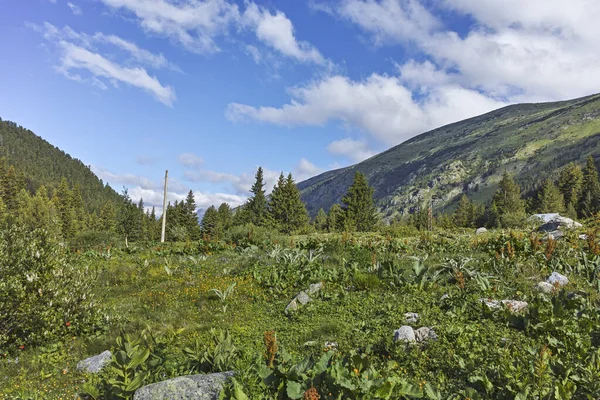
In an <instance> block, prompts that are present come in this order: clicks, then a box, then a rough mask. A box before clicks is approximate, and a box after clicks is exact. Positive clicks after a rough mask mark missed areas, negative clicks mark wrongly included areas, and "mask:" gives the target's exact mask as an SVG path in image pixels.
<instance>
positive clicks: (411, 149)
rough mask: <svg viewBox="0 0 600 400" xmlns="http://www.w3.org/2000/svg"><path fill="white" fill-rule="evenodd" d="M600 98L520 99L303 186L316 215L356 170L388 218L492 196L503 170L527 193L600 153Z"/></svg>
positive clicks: (333, 201)
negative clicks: (525, 101)
mask: <svg viewBox="0 0 600 400" xmlns="http://www.w3.org/2000/svg"><path fill="white" fill-rule="evenodd" d="M599 143H600V95H593V96H588V97H583V98H580V99H575V100H569V101H562V102H556V103H541V104H517V105H512V106H508V107H504V108H502V109H499V110H496V111H492V112H490V113H487V114H484V115H481V116H478V117H474V118H470V119H467V120H464V121H460V122H457V123H454V124H450V125H447V126H443V127H440V128H438V129H435V130H432V131H430V132H427V133H423V134H421V135H419V136H416V137H414V138H412V139H411V140H408V141H406V142H404V143H402V144H400V145H398V146H395V147H393V148H391V149H389V150H387V151H385V152H383V153H381V154H378V155H376V156H374V157H371V158H369V159H368V160H365V161H363V162H361V163H358V164H356V165H353V166H350V167H347V168H342V169H338V170H334V171H329V172H325V173H323V174H321V175H319V176H316V177H314V178H311V179H309V180H307V181H304V182H300V183H299V184H298V186H299V188H300V190H301V192H302V200H303V201H304V202H305V203H306V206H307V209H308V211H309V213H310V214H311V216H315V215H316V214H317V212H318V210H319V209H320V208H323V209H324V210H325V211H327V210H328V209H330V207H331V206H332V205H334V204H337V203H339V202H340V201H341V199H342V196H343V195H344V194H345V192H346V189H347V188H348V186H349V185H350V183H351V182H352V179H353V176H354V174H355V172H356V171H359V172H361V173H363V174H365V176H366V177H367V179H368V181H369V183H370V184H371V185H372V186H373V187H374V189H375V193H374V197H375V200H376V202H377V205H378V207H379V208H380V209H381V210H382V215H383V217H384V218H385V219H387V220H388V221H389V220H392V219H394V218H396V217H399V216H407V215H408V214H411V213H413V212H414V211H415V210H416V209H418V208H422V207H424V206H425V205H428V204H430V201H431V200H434V208H435V209H436V210H439V211H443V210H445V211H448V209H449V208H450V209H453V208H454V206H455V204H456V202H457V201H458V200H459V199H460V197H461V195H462V194H466V195H468V196H469V197H470V198H471V199H473V200H474V201H475V202H476V203H479V204H482V203H486V202H488V201H490V200H491V199H492V196H493V195H494V193H495V191H496V189H497V188H498V184H499V182H500V181H501V179H502V176H503V174H504V173H505V172H508V173H509V174H510V175H512V176H513V177H514V178H515V180H516V182H517V183H518V184H519V185H520V187H521V189H522V192H523V194H524V195H525V196H526V197H527V196H528V195H529V194H532V193H533V192H534V191H535V189H539V187H540V186H541V184H542V182H543V180H544V178H550V179H552V180H555V179H557V178H558V174H559V171H560V170H561V169H562V168H563V167H564V166H565V165H567V164H568V163H570V162H575V163H577V164H579V165H582V164H583V163H584V162H585V160H586V158H587V157H588V156H589V155H592V156H593V157H594V158H597V156H598V155H600V148H599V147H598V144H599Z"/></svg>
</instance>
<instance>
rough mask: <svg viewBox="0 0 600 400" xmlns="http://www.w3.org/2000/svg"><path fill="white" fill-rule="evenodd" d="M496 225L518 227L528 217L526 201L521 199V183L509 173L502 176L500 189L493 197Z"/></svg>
mask: <svg viewBox="0 0 600 400" xmlns="http://www.w3.org/2000/svg"><path fill="white" fill-rule="evenodd" d="M492 210H493V213H494V214H495V215H496V216H497V217H494V219H495V221H494V225H495V226H500V227H503V228H504V227H517V226H519V225H521V224H522V223H523V222H524V220H525V219H526V217H527V215H526V213H525V201H524V200H523V199H521V189H520V188H519V185H517V184H516V183H515V181H514V180H513V179H512V178H511V177H510V175H508V173H507V172H505V173H504V175H503V176H502V180H501V181H500V183H499V185H498V190H497V191H496V193H495V194H494V197H493V198H492Z"/></svg>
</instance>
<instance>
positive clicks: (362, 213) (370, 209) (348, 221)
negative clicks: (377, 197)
mask: <svg viewBox="0 0 600 400" xmlns="http://www.w3.org/2000/svg"><path fill="white" fill-rule="evenodd" d="M373 192H374V189H373V188H372V187H370V186H369V184H368V182H367V178H366V177H365V176H364V175H363V174H362V173H361V172H358V171H357V172H356V173H355V174H354V181H353V182H352V185H351V186H350V188H349V189H348V193H347V194H346V195H345V196H344V197H343V198H342V203H343V204H344V212H345V214H346V215H345V225H346V227H347V228H348V227H352V228H354V229H356V230H357V231H360V232H366V231H370V230H373V228H375V225H376V224H377V210H376V209H375V205H374V203H373Z"/></svg>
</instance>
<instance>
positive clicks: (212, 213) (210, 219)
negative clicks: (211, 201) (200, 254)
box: [202, 206, 219, 237]
mask: <svg viewBox="0 0 600 400" xmlns="http://www.w3.org/2000/svg"><path fill="white" fill-rule="evenodd" d="M218 227H219V212H218V211H217V209H216V208H215V206H210V207H208V208H207V209H206V211H205V212H204V216H203V217H202V234H203V235H207V236H210V237H214V236H216V234H217V229H218Z"/></svg>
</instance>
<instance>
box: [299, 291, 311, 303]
mask: <svg viewBox="0 0 600 400" xmlns="http://www.w3.org/2000/svg"><path fill="white" fill-rule="evenodd" d="M296 300H298V303H300V304H302V305H303V306H304V305H306V304H308V303H310V302H311V301H312V299H311V298H310V296H309V295H308V294H306V292H300V293H298V295H297V296H296Z"/></svg>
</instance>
